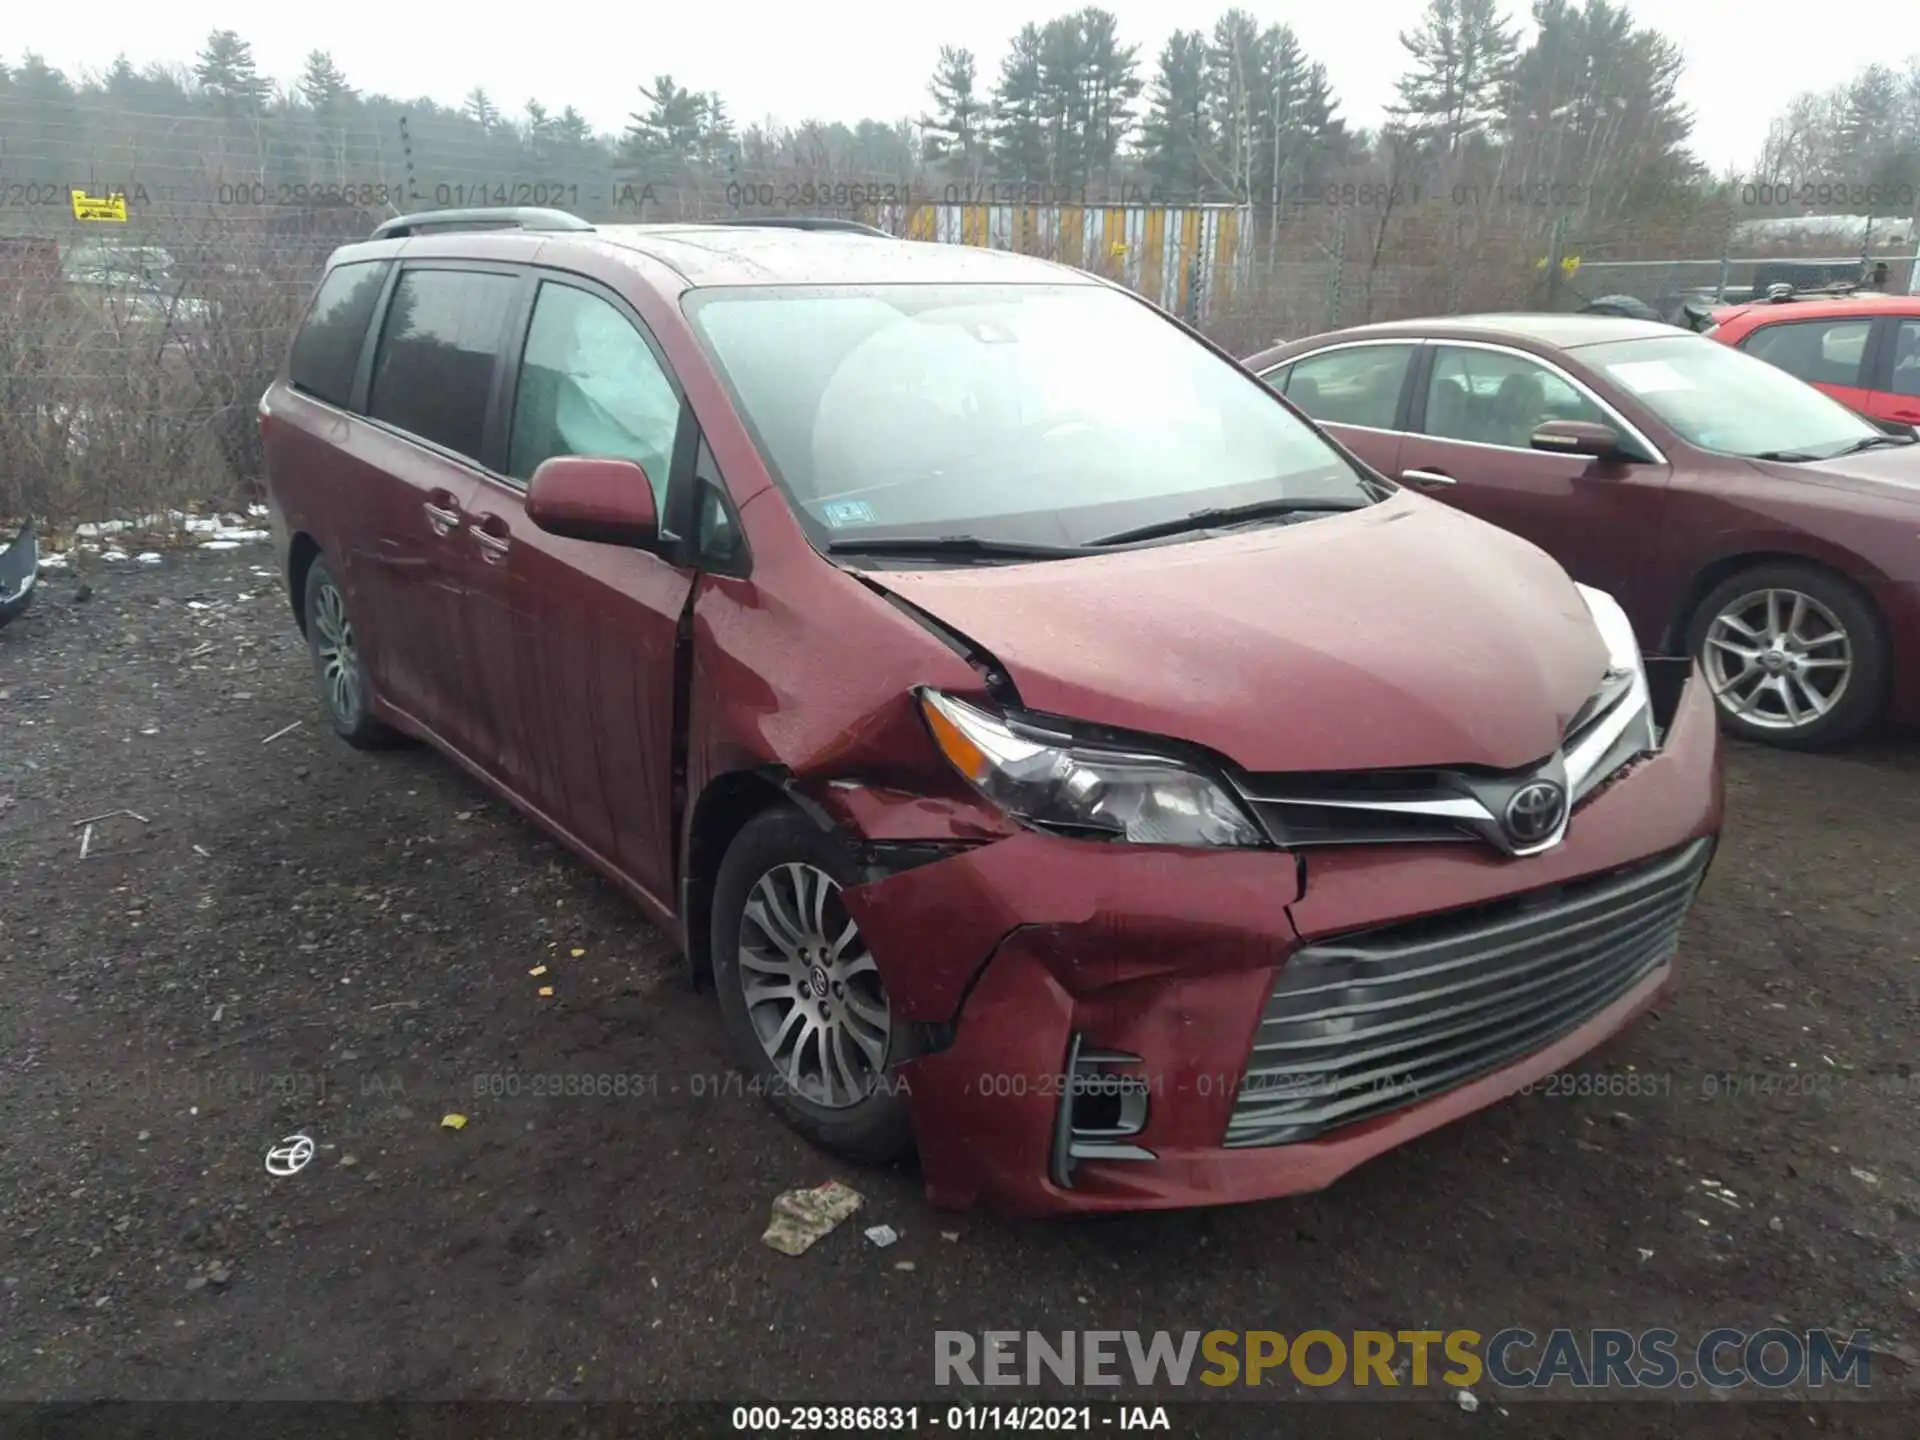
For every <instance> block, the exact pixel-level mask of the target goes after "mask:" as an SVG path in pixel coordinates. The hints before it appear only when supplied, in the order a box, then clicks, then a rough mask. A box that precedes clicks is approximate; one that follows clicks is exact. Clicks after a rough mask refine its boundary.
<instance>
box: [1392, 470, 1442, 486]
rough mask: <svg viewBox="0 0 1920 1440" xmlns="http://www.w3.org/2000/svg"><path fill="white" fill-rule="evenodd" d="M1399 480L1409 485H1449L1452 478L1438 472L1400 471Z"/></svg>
mask: <svg viewBox="0 0 1920 1440" xmlns="http://www.w3.org/2000/svg"><path fill="white" fill-rule="evenodd" d="M1400 478H1401V479H1402V480H1405V481H1406V482H1407V483H1408V484H1411V485H1429V486H1431V485H1451V484H1453V477H1452V476H1451V475H1443V474H1441V473H1440V472H1439V471H1438V470H1402V471H1401V472H1400Z"/></svg>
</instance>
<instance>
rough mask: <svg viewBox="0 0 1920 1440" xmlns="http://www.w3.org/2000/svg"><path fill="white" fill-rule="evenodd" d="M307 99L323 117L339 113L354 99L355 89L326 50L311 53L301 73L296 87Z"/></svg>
mask: <svg viewBox="0 0 1920 1440" xmlns="http://www.w3.org/2000/svg"><path fill="white" fill-rule="evenodd" d="M296 88H297V89H298V90H299V92H300V94H301V95H302V96H304V97H305V99H306V102H307V104H309V105H311V106H312V107H313V108H314V109H315V110H317V111H319V112H320V113H321V114H323V115H327V114H332V113H334V112H336V111H338V110H339V109H340V108H341V107H342V106H344V105H345V104H346V103H347V102H348V101H350V100H352V99H353V98H354V91H353V87H352V86H351V85H349V84H347V77H346V75H345V74H343V73H342V72H341V69H340V67H339V66H338V65H336V64H334V63H333V56H332V55H330V54H328V53H327V52H326V51H325V50H314V51H310V52H309V53H308V55H307V60H306V66H305V68H304V69H302V70H301V72H300V81H299V84H298V86H297V87H296Z"/></svg>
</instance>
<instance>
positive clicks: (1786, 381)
mask: <svg viewBox="0 0 1920 1440" xmlns="http://www.w3.org/2000/svg"><path fill="white" fill-rule="evenodd" d="M1821 313H1823V314H1824V311H1823V312H1821ZM1245 363H1246V364H1247V366H1248V367H1249V368H1250V369H1252V370H1253V371H1254V372H1255V373H1256V374H1258V375H1259V376H1261V378H1263V379H1264V380H1266V381H1267V383H1268V384H1270V385H1272V386H1273V387H1274V388H1275V389H1276V390H1279V391H1280V392H1281V393H1283V394H1284V395H1285V396H1286V397H1287V399H1288V400H1290V401H1292V402H1293V404H1294V405H1295V406H1297V407H1298V408H1299V409H1300V410H1302V411H1304V412H1305V413H1306V414H1308V415H1310V416H1312V417H1313V418H1314V419H1316V420H1318V421H1319V422H1320V423H1321V424H1322V425H1324V426H1325V427H1326V429H1327V430H1328V432H1329V433H1331V434H1332V435H1334V436H1335V437H1336V438H1338V439H1339V440H1340V442H1341V443H1342V444H1344V445H1346V446H1347V447H1348V448H1350V449H1351V450H1353V451H1354V453H1356V454H1357V455H1359V456H1360V457H1361V458H1362V459H1364V460H1365V461H1367V463H1368V464H1370V465H1372V466H1373V467H1374V468H1375V469H1376V470H1378V471H1380V472H1381V473H1382V474H1384V475H1389V476H1392V477H1394V478H1395V479H1397V480H1399V481H1400V482H1401V483H1402V484H1405V485H1410V486H1413V487H1416V488H1418V489H1420V490H1423V491H1426V492H1427V493H1429V494H1431V495H1432V496H1434V498H1436V499H1439V500H1444V501H1446V502H1447V503H1448V504H1450V505H1455V506H1458V507H1459V508H1460V509H1462V510H1465V511H1467V512H1469V513H1470V514H1474V515H1478V516H1479V517H1480V518H1482V519H1484V520H1491V521H1492V522H1493V523H1494V524H1496V525H1500V526H1502V527H1504V528H1506V529H1508V530H1511V531H1513V532H1514V533H1515V534H1517V535H1520V536H1523V537H1525V538H1526V539H1528V540H1531V541H1533V543H1534V544H1536V545H1538V546H1540V547H1541V548H1542V549H1544V550H1545V551H1546V552H1547V553H1548V554H1550V555H1552V556H1553V557H1554V558H1555V559H1556V560H1558V561H1560V563H1561V564H1563V565H1565V566H1566V567H1567V569H1568V571H1569V572H1570V573H1571V574H1572V575H1573V577H1574V579H1576V580H1579V581H1581V582H1583V583H1585V584H1589V585H1595V586H1598V587H1600V588H1601V589H1604V590H1607V591H1609V592H1611V593H1612V594H1614V595H1617V596H1618V597H1619V598H1620V602H1621V604H1622V605H1623V606H1624V607H1625V608H1626V611H1627V613H1628V615H1629V616H1631V617H1632V620H1633V625H1634V629H1635V631H1636V632H1637V633H1638V635H1639V638H1640V642H1641V644H1642V645H1643V646H1645V647H1646V648H1647V649H1649V650H1651V651H1659V652H1664V653H1667V654H1673V655H1693V656H1697V657H1698V658H1699V660H1700V663H1701V666H1702V668H1703V669H1704V671H1705V673H1706V676H1707V680H1708V683H1709V684H1710V685H1711V686H1712V688H1713V691H1714V694H1715V696H1716V697H1717V698H1718V700H1719V703H1720V710H1721V714H1722V716H1723V718H1724V721H1725V723H1726V725H1727V726H1728V728H1729V729H1731V730H1732V731H1734V732H1735V733H1738V734H1740V735H1742V736H1744V737H1746V738H1749V739H1753V740H1760V741H1767V742H1771V743H1774V744H1779V745H1787V746H1793V747H1797V748H1807V749H1812V748H1818V747H1822V746H1828V745H1834V744H1838V743H1840V742H1841V741H1843V740H1846V739H1848V738H1850V737H1852V736H1854V735H1857V734H1859V733H1860V732H1861V731H1863V730H1865V729H1866V728H1868V727H1869V726H1870V725H1872V724H1874V723H1875V722H1876V721H1877V720H1879V719H1880V718H1882V717H1883V716H1888V715H1890V716H1892V718H1894V719H1896V720H1899V721H1905V722H1920V445H1916V443H1915V442H1914V439H1913V437H1912V436H1910V435H1907V436H1899V435H1890V434H1887V433H1885V432H1883V431H1882V430H1880V429H1878V428H1876V427H1875V426H1873V425H1871V424H1869V423H1868V422H1867V421H1866V420H1864V419H1862V418H1861V417H1860V416H1859V415H1857V414H1855V413H1854V412H1853V411H1851V410H1849V409H1847V408H1846V407H1845V406H1843V405H1841V404H1839V403H1837V402H1835V401H1833V400H1831V399H1829V398H1827V397H1826V396H1825V395H1822V394H1821V393H1820V392H1819V391H1818V390H1815V389H1813V388H1812V387H1811V386H1808V385H1805V384H1802V383H1801V382H1800V381H1798V380H1796V379H1794V378H1793V377H1792V376H1790V375H1788V374H1786V373H1784V372H1783V371H1781V370H1779V369H1776V368H1775V367H1773V366H1771V365H1766V364H1762V363H1760V362H1759V361H1756V360H1755V359H1753V358H1752V357H1751V356H1749V355H1747V354H1744V353H1742V352H1741V351H1739V350H1735V349H1732V348H1729V347H1728V346H1725V345H1718V344H1715V343H1714V342H1713V341H1712V340H1708V339H1706V338H1704V337H1702V336H1699V335H1695V334H1692V333H1690V332H1686V331H1681V330H1677V329H1675V328H1674V327H1672V326H1670V325H1660V324H1653V323H1649V322H1646V321H1640V320H1626V319H1617V318H1612V317H1608V316H1598V315H1480V316H1455V317H1452V318H1448V319H1433V320H1406V321H1398V322H1394V323H1391V324H1382V325H1368V326H1361V327H1359V328H1356V329H1351V330H1342V331H1339V332H1336V333H1333V334H1327V335H1317V336H1314V337H1312V338H1309V339H1303V340H1295V341H1293V342H1292V343H1291V344H1288V345H1283V346H1279V347H1277V348H1275V349H1271V350H1266V351H1263V352H1261V353H1260V354H1258V355H1255V356H1252V357H1251V358H1249V359H1248V360H1247V361H1246V362H1245Z"/></svg>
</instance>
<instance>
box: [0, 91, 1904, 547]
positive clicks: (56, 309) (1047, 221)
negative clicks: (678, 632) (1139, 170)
mask: <svg viewBox="0 0 1920 1440" xmlns="http://www.w3.org/2000/svg"><path fill="white" fill-rule="evenodd" d="M367 108H368V107H362V109H363V110H365V109H367ZM899 169H900V173H886V172H882V171H879V170H874V169H871V168H869V169H866V170H859V171H848V170H847V169H846V168H845V167H844V166H843V167H841V168H840V169H838V170H836V169H835V168H834V167H833V166H831V165H830V164H828V162H827V157H826V156H825V155H815V156H812V157H809V156H807V155H805V154H801V155H800V156H799V157H798V158H795V157H793V156H789V157H787V158H786V159H785V160H783V161H782V163H780V164H778V165H771V166H766V167H761V168H758V169H755V168H753V167H750V166H746V165H744V164H741V163H738V162H737V160H736V161H734V162H731V163H730V162H728V161H726V160H724V159H718V160H715V161H714V162H713V163H711V164H710V165H709V166H708V167H707V168H706V169H705V170H704V171H703V172H702V173H701V174H699V175H697V176H696V175H692V174H687V173H672V172H667V171H662V170H657V169H649V168H648V167H647V166H645V165H627V164H623V163H622V162H621V161H620V160H619V158H618V157H617V156H616V155H615V154H614V153H613V152H612V151H611V150H610V149H609V148H608V147H606V146H603V145H600V144H597V143H594V142H591V141H570V140H567V139H565V138H564V137H557V136H548V137H546V138H543V139H531V140H530V139H529V138H528V137H527V136H526V135H525V134H523V133H511V134H509V133H507V132H504V131H503V132H501V133H500V134H497V135H489V134H487V133H485V132H482V131H480V130H479V129H478V128H477V127H475V126H474V125H472V124H470V123H468V122H464V121H462V120H460V119H459V118H458V117H454V116H449V115H446V114H433V115H422V114H415V113H411V112H407V111H404V110H398V109H395V110H394V111H392V112H390V113H384V114H368V113H359V114H356V117H355V119H354V121H353V123H351V124H348V125H341V126H329V125H328V124H326V123H325V122H324V120H322V119H320V118H318V117H314V116H313V115H311V114H310V113H309V112H300V116H299V117H298V119H297V123H296V121H295V120H294V119H289V118H287V117H278V118H276V119H273V120H264V121H263V120H251V121H243V120H239V119H228V118H222V117H219V116H214V115H206V114H199V113H196V114H190V115H165V114H143V113H139V112H136V111H124V110H123V111H100V110H98V109H95V108H92V107H91V105H90V106H89V108H88V110H87V112H86V113H85V114H84V115H81V114H79V113H78V111H76V112H75V113H74V114H73V115H71V116H68V117H66V118H64V119H63V118H62V117H61V116H60V115H57V114H56V115H54V116H52V117H51V118H49V116H48V114H47V113H46V112H45V111H44V109H40V110H33V111H29V110H27V109H26V108H25V106H24V104H23V102H21V101H20V100H19V99H18V98H9V97H0V455H4V456H5V457H6V461H5V466H4V469H0V521H4V520H6V519H8V518H11V517H14V516H19V515H23V514H33V515H39V516H43V517H51V518H53V519H54V520H56V521H72V520H79V519H92V518H102V517H106V516H112V515H128V514H147V513H151V512H155V511H159V512H164V511H166V510H167V509H169V508H172V509H192V508H195V507H196V506H211V505H221V506H229V505H237V504H238V503H240V502H241V501H243V500H244V499H246V498H249V497H250V495H251V494H252V489H253V487H254V485H255V483H256V478H257V476H258V474H259V467H260V457H259V451H258V428H257V425H256V423H255V417H254V407H255V404H256V402H257V400H258V397H259V395H260V393H261V391H262V390H263V389H264V388H265V386H266V384H267V383H268V380H269V379H270V377H271V376H272V374H273V372H274V370H275V369H276V367H277V366H278V364H279V361H280V358H281V356H282V354H283V353H284V350H285V346H286V343H287V340H288V338H289V335H290V333H291V330H292V327H293V325H294V323H295V321H296V319H297V316H298V314H299V312H300V309H301V307H302V306H303V304H304V302H305V299H306V296H307V294H308V293H309V290H310V288H311V286H312V284H313V282H314V279H315V277H316V275H317V273H318V271H319V268H320V266H321V264H322V263H323V262H324V260H325V258H326V256H327V254H328V253H329V252H330V251H331V250H332V249H333V248H335V247H336V246H337V245H340V244H342V243H346V242H350V241H354V240H360V239H364V238H365V237H366V236H367V235H368V234H369V233H370V232H371V231H372V229H373V227H374V226H375V225H377V224H378V223H379V222H380V221H381V220H383V219H386V218H389V217H391V216H393V215H397V214H402V213H410V212H413V211H419V210H433V209H445V208H461V207H468V206H484V205H536V206H553V207H556V208H560V209H565V210H569V211H572V212H573V213H575V214H578V215H580V216H582V217H583V218H585V219H588V220H590V221H593V222H595V223H597V224H619V223H656V222H671V221H703V220H719V219H751V218H754V217H768V216H778V215H839V216H845V217H849V218H859V219H864V220H866V221H868V222H869V223H874V224H877V225H880V226H881V227H882V228H885V229H888V230H890V231H892V232H893V233H895V234H899V235H902V236H907V237H912V238H917V239H922V240H928V241H933V242H936V243H960V244H974V245H987V246H992V247H995V248H1004V249H1014V250H1021V251H1025V252H1027V253H1031V254H1037V255H1041V256H1044V257H1046V258H1051V259H1056V260H1060V261H1063V262H1065V263H1068V264H1072V265H1076V266H1080V267H1082V268H1085V269H1088V270H1091V271H1095V272H1097V273H1101V274H1105V275H1108V276H1110V277H1112V278H1114V279H1116V280H1118V281H1119V282H1121V283H1123V284H1127V285H1130V286H1132V287H1133V288H1135V289H1137V290H1138V291H1140V293H1142V294H1144V295H1146V296H1148V297H1149V298H1150V299H1153V300H1154V301H1156V302H1157V303H1159V304H1161V305H1162V306H1164V307H1166V308H1167V309H1169V310H1170V311H1172V312H1173V313H1175V314H1177V315H1179V316H1181V318H1183V319H1185V320H1187V321H1188V322H1189V323H1190V324H1193V325H1195V326H1196V327H1198V328H1200V329H1201V330H1202V331H1203V332H1204V333H1206V334H1207V335H1209V336H1210V337H1211V338H1212V339H1214V340H1215V341H1216V342H1217V343H1219V344H1221V345H1222V346H1223V347H1224V348H1226V349H1228V350H1229V351H1231V352H1232V353H1235V354H1241V355H1244V354H1248V353H1251V352H1252V351H1254V350H1257V349H1260V348H1263V347H1265V346H1267V345H1270V344H1273V343H1275V342H1276V341H1278V340H1281V339H1293V338H1297V337H1299V336H1303V335H1310V334H1314V333H1318V332H1322V331H1325V330H1329V329H1334V328H1337V327H1339V326H1342V325H1350V324H1360V323H1365V322H1367V321H1373V320H1384V319H1392V318H1399V317H1405V316H1411V315H1419V314H1435V313H1440V314H1446V313H1460V312H1464V311H1475V310H1508V309H1520V308H1547V307H1551V308H1571V307H1572V306H1573V305H1574V304H1577V303H1578V301H1579V300H1580V298H1581V297H1582V296H1585V297H1587V298H1595V297H1597V296H1598V295H1600V294H1603V293H1627V294H1633V295H1636V296H1639V297H1641V298H1644V299H1647V300H1648V302H1649V303H1657V302H1658V301H1659V300H1661V299H1663V298H1665V297H1667V296H1670V295H1676V294H1679V293H1682V292H1684V291H1686V290H1688V289H1690V288H1692V287H1696V286H1698V285H1701V284H1715V283H1718V282H1719V281H1720V279H1721V278H1722V277H1721V272H1722V270H1723V269H1725V270H1728V275H1727V279H1728V282H1729V283H1733V284H1738V283H1741V281H1740V280H1739V279H1738V278H1736V276H1737V275H1738V273H1739V272H1738V267H1739V265H1744V264H1746V263H1747V262H1745V261H1741V262H1737V263H1736V262H1721V261H1691V260H1672V261H1659V262H1653V261H1648V260H1645V259H1641V258H1638V257H1642V256H1647V255H1660V254H1666V255H1688V254H1693V255H1701V254H1725V253H1727V251H1726V244H1727V237H1728V235H1729V234H1730V233H1731V231H1730V226H1729V223H1728V216H1727V212H1726V209H1725V207H1724V206H1720V207H1714V206H1696V207H1693V208H1691V209H1682V210H1679V211H1673V210H1671V209H1669V211H1668V212H1667V213H1663V214H1662V215H1661V216H1659V217H1656V218H1652V219H1641V220H1619V219H1614V220H1610V221H1608V222H1607V223H1605V224H1601V223H1599V222H1598V221H1597V220H1595V218H1594V216H1593V214H1592V213H1591V212H1586V211H1569V210H1567V209H1558V210H1549V209H1546V208H1543V207H1540V206H1537V205H1518V204H1501V203H1496V200H1495V199H1490V198H1489V196H1488V195H1487V194H1483V193H1481V192H1472V193H1469V194H1468V195H1467V196H1466V197H1465V198H1464V199H1463V197H1462V194H1461V190H1460V188H1459V187H1454V189H1453V190H1452V192H1451V193H1450V194H1445V195H1442V194H1439V193H1424V194H1422V193H1419V192H1409V191H1403V190H1402V188H1401V187H1399V186H1389V185H1385V184H1380V185H1372V184H1340V185H1334V184H1328V185H1326V186H1324V187H1319V188H1317V189H1308V188H1301V189H1299V190H1297V191H1289V192H1287V194H1286V196H1285V197H1284V203H1282V204H1276V205H1272V206H1262V207H1247V206H1222V205H1202V204H1182V203H1174V202H1169V201H1168V200H1167V198H1166V197H1165V196H1163V195H1160V194H1158V193H1157V192H1155V191H1153V190H1152V189H1151V187H1147V186H1143V185H1139V184H1134V183H1131V182H1127V181H1116V182H1114V183H1111V184H1104V185H1084V186H1050V185H1029V184H1024V183H1022V184H1015V185H1004V184H1000V183H998V182H995V181H993V180H992V179H989V178H981V177H972V178H966V179H948V178H945V177H943V176H940V175H937V174H931V173H928V172H925V171H922V170H913V169H910V168H905V167H899ZM76 191H77V192H80V194H81V196H82V197H83V199H82V200H80V201H76V198H75V192H76ZM1409 194H1415V195H1417V198H1415V199H1409V198H1408V195H1409ZM1175 198H1176V201H1177V199H1178V197H1175ZM83 214H88V215H94V216H99V217H102V218H89V219H83V218H80V216H81V215H83ZM1573 262H1577V263H1573ZM1899 263H1900V266H1901V267H1903V268H1900V269H1898V270H1897V272H1896V276H1895V281H1894V283H1895V284H1896V285H1899V286H1900V287H1901V288H1904V283H1905V279H1906V277H1907V274H1908V271H1909V270H1910V268H1911V266H1910V263H1909V262H1907V261H1906V260H1905V259H1904V258H1902V259H1901V260H1900V262H1899ZM1730 265H1731V266H1732V268H1731V269H1729V266H1730Z"/></svg>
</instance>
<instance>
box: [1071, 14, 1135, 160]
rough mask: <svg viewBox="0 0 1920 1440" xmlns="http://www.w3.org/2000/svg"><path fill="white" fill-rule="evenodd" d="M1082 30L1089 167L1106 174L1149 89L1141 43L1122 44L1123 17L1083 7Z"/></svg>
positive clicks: (1085, 127) (1086, 144)
mask: <svg viewBox="0 0 1920 1440" xmlns="http://www.w3.org/2000/svg"><path fill="white" fill-rule="evenodd" d="M1080 34H1081V49H1082V53H1083V55H1084V57H1085V63H1086V67H1087V71H1086V82H1085V104H1086V113H1085V119H1084V122H1083V127H1084V130H1085V142H1084V143H1085V150H1086V159H1087V167H1088V169H1089V170H1090V171H1093V172H1098V173H1107V172H1110V171H1111V169H1112V167H1113V162H1114V158H1115V157H1116V156H1117V155H1118V154H1119V152H1120V147H1121V146H1122V145H1123V144H1125V143H1126V140H1127V137H1128V136H1129V135H1130V134H1131V133H1132V131H1133V128H1134V117H1133V106H1134V102H1135V101H1137V100H1138V99H1139V98H1140V93H1141V90H1142V89H1143V88H1144V87H1143V86H1142V83H1141V80H1140V47H1139V46H1137V45H1122V44H1121V43H1120V22H1119V20H1118V18H1116V17H1115V16H1114V14H1113V12H1111V11H1109V10H1102V9H1099V8H1098V7H1097V6H1088V7H1087V8H1086V9H1084V10H1082V11H1081V12H1080Z"/></svg>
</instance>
